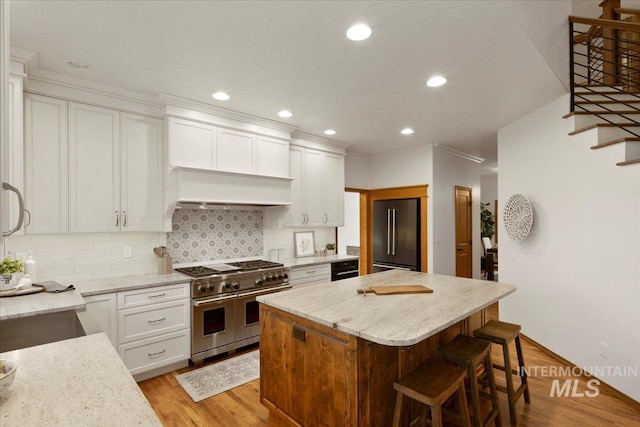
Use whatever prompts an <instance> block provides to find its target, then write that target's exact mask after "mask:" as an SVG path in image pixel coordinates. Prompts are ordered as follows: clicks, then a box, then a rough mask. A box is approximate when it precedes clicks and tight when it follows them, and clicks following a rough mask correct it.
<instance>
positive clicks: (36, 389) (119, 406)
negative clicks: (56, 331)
mask: <svg viewBox="0 0 640 427" xmlns="http://www.w3.org/2000/svg"><path fill="white" fill-rule="evenodd" d="M2 358H3V359H8V360H11V361H14V362H16V363H17V364H18V371H17V372H16V377H15V380H14V381H13V384H11V387H9V389H7V390H6V391H5V392H4V393H3V394H2V396H0V424H1V425H3V426H5V425H6V426H45V425H47V426H48V425H65V426H107V425H114V426H115V425H118V426H134V425H136V426H161V425H162V424H161V423H160V420H159V419H158V417H157V416H156V414H155V412H154V411H153V409H152V408H151V406H150V405H149V402H147V400H146V398H145V397H144V395H143V394H142V392H141V391H140V389H139V388H138V385H137V384H136V382H135V381H134V379H133V377H132V376H131V375H130V374H129V371H128V370H127V368H126V367H125V365H124V363H123V362H122V360H121V359H120V357H118V354H117V353H116V351H115V349H114V348H113V345H112V344H111V342H110V341H109V339H108V338H107V336H106V335H105V334H104V333H99V334H95V335H87V336H84V337H80V338H74V339H71V340H65V341H58V342H54V343H50V344H44V345H40V346H36V347H29V348H24V349H21V350H14V351H9V352H6V353H2Z"/></svg>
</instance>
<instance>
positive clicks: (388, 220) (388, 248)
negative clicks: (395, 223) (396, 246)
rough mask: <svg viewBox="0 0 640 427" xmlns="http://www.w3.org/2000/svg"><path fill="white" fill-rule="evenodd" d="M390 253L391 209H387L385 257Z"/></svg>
mask: <svg viewBox="0 0 640 427" xmlns="http://www.w3.org/2000/svg"><path fill="white" fill-rule="evenodd" d="M390 253H391V209H387V255H389V254H390Z"/></svg>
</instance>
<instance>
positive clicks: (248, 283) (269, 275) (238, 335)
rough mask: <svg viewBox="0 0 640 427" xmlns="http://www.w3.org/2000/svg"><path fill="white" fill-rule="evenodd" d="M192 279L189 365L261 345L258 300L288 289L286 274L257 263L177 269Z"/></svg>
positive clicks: (285, 270) (271, 265) (278, 266)
mask: <svg viewBox="0 0 640 427" xmlns="http://www.w3.org/2000/svg"><path fill="white" fill-rule="evenodd" d="M175 270H176V271H178V272H180V273H183V274H186V275H189V276H191V277H193V279H191V300H192V309H191V360H192V362H193V363H194V364H196V365H198V364H200V363H202V361H203V360H204V359H205V358H207V357H211V356H215V355H216V354H220V353H224V352H227V351H231V350H235V349H236V348H239V347H243V346H245V345H249V344H253V343H256V342H258V341H259V334H260V323H259V321H260V318H259V307H258V302H257V301H256V297H257V296H259V295H265V294H270V293H274V292H281V291H284V290H287V289H291V285H290V284H289V268H285V267H284V266H283V265H282V264H278V263H274V262H269V261H262V260H255V261H243V262H231V263H227V264H214V265H201V266H196V267H186V268H176V269H175Z"/></svg>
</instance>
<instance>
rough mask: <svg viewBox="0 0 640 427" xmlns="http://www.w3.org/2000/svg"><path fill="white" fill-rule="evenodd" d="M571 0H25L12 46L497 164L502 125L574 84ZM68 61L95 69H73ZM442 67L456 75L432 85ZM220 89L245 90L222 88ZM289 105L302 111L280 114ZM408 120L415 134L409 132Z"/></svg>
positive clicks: (305, 123) (56, 63)
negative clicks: (356, 32)
mask: <svg viewBox="0 0 640 427" xmlns="http://www.w3.org/2000/svg"><path fill="white" fill-rule="evenodd" d="M569 4H570V3H569V2H566V1H532V2H525V1H515V2H501V1H415V2H413V1H412V2H409V1H369V2H359V1H356V2H352V1H340V2H338V1H250V2H249V1H236V2H228V1H216V2H214V1H208V2H207V1H71V2H65V1H14V2H12V3H11V11H10V16H11V45H12V46H16V47H20V48H24V49H29V50H32V51H35V52H37V53H38V54H39V56H38V66H39V68H41V69H45V70H49V71H53V72H59V73H64V74H68V75H75V76H79V77H82V78H84V79H87V80H91V81H95V82H100V83H104V84H108V85H113V86H117V87H121V88H125V89H129V90H133V91H137V92H141V93H145V94H148V95H151V96H155V95H158V94H160V93H165V94H170V95H175V96H179V97H183V98H187V99H192V100H197V101H200V102H205V103H209V104H212V105H216V106H218V107H223V108H228V109H231V110H235V111H240V112H243V113H247V114H251V115H254V116H259V117H264V118H268V119H272V120H278V121H282V122H286V123H289V124H293V125H295V126H297V127H298V129H299V130H300V131H303V132H307V133H311V134H315V135H322V132H323V131H324V130H325V129H328V128H333V129H336V130H337V132H338V133H337V135H335V136H334V137H332V138H334V139H336V140H339V141H343V142H346V143H349V144H350V145H351V146H350V150H352V149H353V150H354V151H359V152H364V153H380V152H384V151H388V150H393V149H397V148H402V147H408V146H412V145H419V144H428V143H438V144H441V145H444V146H448V147H450V148H453V149H457V150H459V151H463V152H465V153H468V154H471V155H474V156H480V157H484V158H486V159H487V162H485V164H484V166H485V168H487V169H490V168H492V167H495V166H496V139H497V129H499V128H500V127H503V126H505V125H506V124H509V123H511V122H513V121H514V120H516V119H518V118H519V117H521V116H523V115H524V114H526V113H528V112H530V111H533V110H534V109H536V108H538V107H540V106H542V105H544V104H546V103H548V102H550V101H551V100H553V99H556V98H557V97H559V96H561V95H562V94H563V93H565V92H566V90H565V88H564V86H563V84H562V82H563V81H566V76H564V74H565V72H564V68H563V64H564V63H563V62H562V61H565V62H566V59H565V58H566V56H564V57H563V53H564V50H563V49H564V47H565V46H566V42H565V40H566V37H567V31H568V30H567V29H566V28H567V27H566V20H567V14H568V10H569V7H570V6H568V5H569ZM534 18H535V21H534V20H533V19H534ZM356 22H366V23H367V24H369V25H370V26H371V28H372V29H373V35H372V36H371V38H369V39H368V40H366V41H363V42H353V41H350V40H348V39H346V37H345V31H346V30H347V28H348V27H349V26H350V25H352V24H354V23H356ZM540 23H543V24H544V25H543V26H540V25H537V24H540ZM536 28H538V30H537V31H538V32H537V33H536ZM540 28H542V29H544V33H542V31H540ZM559 46H562V47H563V48H560V47H559ZM67 59H76V60H81V61H85V62H87V63H89V64H91V65H92V67H93V69H92V70H90V71H86V72H82V71H77V70H74V69H71V68H70V67H68V66H67V65H66V63H65V61H66V60H67ZM433 74H442V75H444V76H445V77H446V78H447V79H448V80H449V81H448V83H447V85H446V86H444V87H441V88H436V89H433V88H427V87H426V86H425V82H426V80H427V79H428V77H430V76H431V75H433ZM218 90H223V91H226V92H227V93H229V94H230V95H231V100H229V101H226V102H222V101H216V100H214V99H212V98H211V94H212V93H213V92H215V91H218ZM285 108H286V109H289V110H291V111H292V112H293V114H294V116H293V117H292V118H290V119H281V118H279V117H277V115H276V114H277V112H278V111H279V110H281V109H285ZM404 127H412V128H414V129H415V133H414V134H413V135H411V136H403V135H400V134H399V131H400V130H401V129H402V128H404Z"/></svg>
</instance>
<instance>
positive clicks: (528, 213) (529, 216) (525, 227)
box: [503, 194, 533, 242]
mask: <svg viewBox="0 0 640 427" xmlns="http://www.w3.org/2000/svg"><path fill="white" fill-rule="evenodd" d="M503 222H504V228H505V231H506V232H507V236H509V237H511V238H512V239H513V240H515V241H518V242H519V241H522V240H524V239H525V238H526V237H527V236H528V235H529V231H531V226H532V225H533V209H531V203H529V200H527V198H526V197H524V196H523V195H522V194H514V195H513V196H511V197H510V198H509V200H507V203H506V204H505V205H504V211H503Z"/></svg>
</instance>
